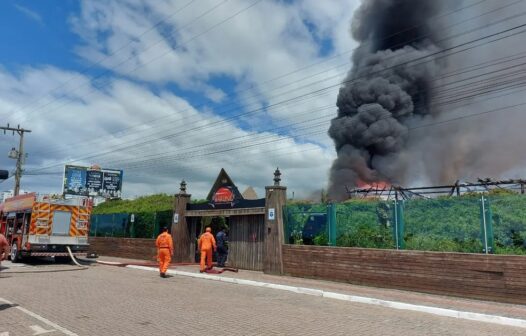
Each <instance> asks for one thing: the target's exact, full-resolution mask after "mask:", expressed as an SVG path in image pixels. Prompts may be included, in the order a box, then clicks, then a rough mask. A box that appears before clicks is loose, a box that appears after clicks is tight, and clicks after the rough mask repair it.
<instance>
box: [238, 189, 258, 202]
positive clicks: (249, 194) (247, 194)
mask: <svg viewBox="0 0 526 336" xmlns="http://www.w3.org/2000/svg"><path fill="white" fill-rule="evenodd" d="M241 195H242V196H243V198H244V199H247V200H255V199H258V194H256V191H255V190H254V188H252V187H250V186H249V187H247V188H246V189H245V191H243V193H242V194H241Z"/></svg>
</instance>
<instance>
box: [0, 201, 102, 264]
mask: <svg viewBox="0 0 526 336" xmlns="http://www.w3.org/2000/svg"><path fill="white" fill-rule="evenodd" d="M91 208H92V206H91V202H90V200H89V199H88V198H72V199H64V198H53V197H50V196H41V195H37V194H35V193H31V194H26V195H20V196H15V197H12V198H8V199H6V200H5V202H3V203H0V233H2V234H4V235H5V236H6V238H7V241H8V242H9V244H10V253H9V256H10V258H11V260H12V261H14V262H16V261H18V260H20V258H22V257H30V256H37V257H41V256H55V257H66V256H68V255H69V254H68V252H67V248H66V246H69V247H70V249H71V251H72V252H73V254H75V255H83V254H85V253H86V252H87V250H88V248H89V245H88V233H89V217H90V214H91Z"/></svg>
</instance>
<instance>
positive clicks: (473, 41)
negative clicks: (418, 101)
mask: <svg viewBox="0 0 526 336" xmlns="http://www.w3.org/2000/svg"><path fill="white" fill-rule="evenodd" d="M525 26H526V24H522V25H518V26H515V27H513V28H509V29H505V30H503V31H500V32H497V33H493V34H489V35H486V36H483V37H480V38H477V39H474V40H471V41H468V42H464V43H461V44H459V45H456V46H453V47H449V48H445V49H444V50H440V51H437V52H434V53H431V54H429V55H425V56H421V57H417V58H415V59H412V60H409V61H406V62H403V63H401V64H396V65H394V66H391V67H387V68H385V69H382V70H381V71H377V73H381V72H384V71H388V70H390V69H393V68H396V67H399V66H403V65H409V64H412V65H413V66H415V65H420V64H423V63H426V62H429V60H428V61H425V62H423V63H416V64H415V63H414V62H415V61H421V60H425V59H428V58H430V57H433V56H437V55H442V56H438V57H436V58H434V59H431V61H436V60H437V59H439V58H443V57H447V56H450V55H451V54H454V53H459V52H463V51H466V50H470V49H472V48H474V47H477V46H480V45H477V46H472V47H468V48H466V49H464V50H461V51H456V52H454V53H451V54H446V52H448V51H452V50H455V49H457V48H459V47H464V46H469V45H471V44H473V43H476V42H479V41H482V40H485V39H488V38H491V37H496V36H498V35H502V34H504V33H508V32H512V31H514V30H516V29H519V28H523V27H525ZM523 32H525V31H519V32H518V33H512V34H510V35H507V36H505V37H500V38H497V39H494V40H492V41H490V42H488V43H491V42H495V41H499V40H502V39H504V38H508V37H511V36H515V35H517V34H521V33H523ZM371 75H374V73H373V74H368V76H371ZM357 79H359V77H358V78H357V77H353V78H351V79H348V80H345V81H344V82H343V84H348V83H351V82H353V81H356V80H357ZM339 85H341V84H336V85H331V86H328V87H325V88H322V89H319V90H315V91H313V92H311V93H307V94H303V95H300V96H297V97H294V98H290V99H286V100H284V101H281V102H278V103H275V104H271V105H269V106H267V108H269V107H273V106H277V105H279V104H283V103H286V102H292V101H295V100H297V99H298V98H302V97H305V96H308V95H312V94H316V93H320V92H323V91H326V90H327V89H330V88H333V87H335V86H339ZM259 110H261V108H260V109H256V110H254V111H259ZM254 111H251V112H250V113H253V112H254ZM246 114H247V113H242V114H240V115H236V116H233V117H229V118H226V119H223V120H221V121H219V122H225V121H227V120H231V119H233V118H238V117H240V116H243V115H246ZM216 123H217V122H216ZM212 124H215V123H212ZM200 128H202V126H198V127H194V128H191V129H189V130H187V131H183V132H181V133H187V132H189V131H193V130H197V129H200ZM144 143H147V142H143V144H144ZM150 143H151V141H150ZM133 146H135V145H128V146H124V147H121V148H118V149H114V150H110V151H106V152H104V153H98V154H96V155H91V156H87V157H83V158H81V159H78V160H82V159H89V158H93V157H96V156H99V155H106V154H110V153H114V152H116V151H119V150H122V149H126V148H129V147H133ZM78 160H76V161H78ZM54 166H56V165H54ZM43 169H46V168H43Z"/></svg>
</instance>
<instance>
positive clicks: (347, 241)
mask: <svg viewBox="0 0 526 336" xmlns="http://www.w3.org/2000/svg"><path fill="white" fill-rule="evenodd" d="M525 206H526V196H523V195H502V196H500V195H496V196H487V195H473V196H463V197H444V198H435V199H413V200H406V201H394V200H393V201H382V200H371V199H360V200H353V201H349V202H345V203H338V204H292V205H287V206H286V207H285V209H284V217H285V218H284V219H285V235H286V242H287V243H289V244H306V245H329V246H347V247H365V248H384V249H392V248H394V249H408V250H423V251H447V252H466V253H497V254H526V207H525Z"/></svg>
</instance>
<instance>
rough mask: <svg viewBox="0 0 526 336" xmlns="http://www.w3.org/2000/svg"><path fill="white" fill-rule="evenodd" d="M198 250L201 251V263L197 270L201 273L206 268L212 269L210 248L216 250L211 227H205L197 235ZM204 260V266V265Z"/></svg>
mask: <svg viewBox="0 0 526 336" xmlns="http://www.w3.org/2000/svg"><path fill="white" fill-rule="evenodd" d="M198 247H199V251H201V263H200V264H199V266H200V270H199V272H201V273H203V272H204V271H205V270H207V269H212V249H213V251H214V252H215V251H216V250H217V246H216V240H215V238H214V235H213V234H212V229H211V228H209V227H207V228H206V232H205V233H203V234H202V235H201V237H199V242H198ZM205 260H206V267H205Z"/></svg>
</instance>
